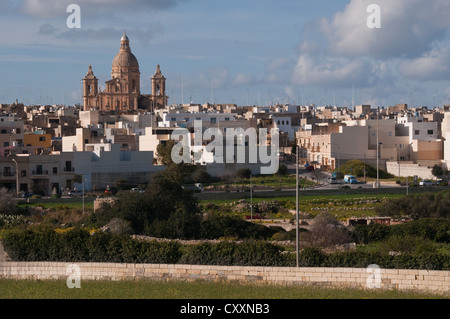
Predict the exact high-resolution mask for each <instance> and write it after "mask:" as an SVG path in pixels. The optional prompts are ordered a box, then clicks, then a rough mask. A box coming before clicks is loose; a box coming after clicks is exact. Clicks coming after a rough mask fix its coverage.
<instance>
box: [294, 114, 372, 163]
mask: <svg viewBox="0 0 450 319" xmlns="http://www.w3.org/2000/svg"><path fill="white" fill-rule="evenodd" d="M296 136H297V141H298V143H299V146H300V149H301V150H303V152H302V153H303V154H305V155H306V156H305V157H304V158H303V159H302V164H306V163H309V164H312V165H314V166H316V167H318V168H321V169H330V170H335V169H337V168H338V167H339V166H340V165H341V164H342V163H345V162H346V161H349V160H354V159H358V160H366V161H373V160H376V155H375V153H376V151H374V150H370V149H369V145H368V138H367V136H368V128H367V127H365V126H345V125H342V124H334V123H324V124H316V125H314V126H313V127H312V129H311V130H305V131H299V132H297V134H296Z"/></svg>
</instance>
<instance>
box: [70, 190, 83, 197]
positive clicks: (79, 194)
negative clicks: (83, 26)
mask: <svg viewBox="0 0 450 319" xmlns="http://www.w3.org/2000/svg"><path fill="white" fill-rule="evenodd" d="M69 196H72V197H78V196H83V192H82V191H79V190H73V191H69Z"/></svg>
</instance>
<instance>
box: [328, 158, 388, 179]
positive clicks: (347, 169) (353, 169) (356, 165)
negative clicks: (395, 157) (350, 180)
mask: <svg viewBox="0 0 450 319" xmlns="http://www.w3.org/2000/svg"><path fill="white" fill-rule="evenodd" d="M364 170H365V172H366V175H365V176H366V177H372V178H375V177H377V169H376V168H375V167H373V166H371V165H369V164H367V163H364V162H363V161H360V160H350V161H347V162H345V163H344V164H342V165H341V166H340V167H339V169H338V170H337V171H338V172H340V173H342V174H344V175H354V176H356V177H363V176H364ZM378 171H379V175H380V178H392V177H393V176H394V175H392V174H389V173H387V172H385V171H383V170H378Z"/></svg>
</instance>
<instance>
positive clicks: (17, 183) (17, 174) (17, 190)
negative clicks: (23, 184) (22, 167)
mask: <svg viewBox="0 0 450 319" xmlns="http://www.w3.org/2000/svg"><path fill="white" fill-rule="evenodd" d="M12 161H13V162H14V164H15V166H16V194H17V197H19V192H20V189H19V164H18V163H17V161H16V160H15V159H13V160H12Z"/></svg>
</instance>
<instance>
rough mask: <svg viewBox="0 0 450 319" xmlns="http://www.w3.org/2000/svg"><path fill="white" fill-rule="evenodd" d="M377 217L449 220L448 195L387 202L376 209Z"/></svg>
mask: <svg viewBox="0 0 450 319" xmlns="http://www.w3.org/2000/svg"><path fill="white" fill-rule="evenodd" d="M375 212H376V213H377V215H378V216H392V217H396V216H411V217H412V218H414V219H417V218H450V193H449V192H439V193H425V194H415V195H410V196H405V197H402V198H397V199H391V200H388V201H387V202H386V203H384V204H383V205H381V206H378V207H376V209H375Z"/></svg>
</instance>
